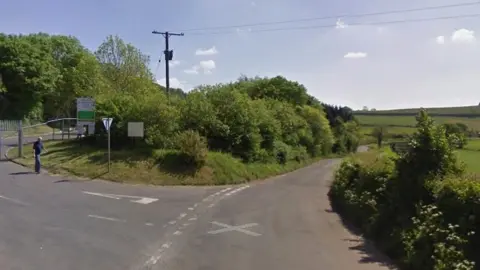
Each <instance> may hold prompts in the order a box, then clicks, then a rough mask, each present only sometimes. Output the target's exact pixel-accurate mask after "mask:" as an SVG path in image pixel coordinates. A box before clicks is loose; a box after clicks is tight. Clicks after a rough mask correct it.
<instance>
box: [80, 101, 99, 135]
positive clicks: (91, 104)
mask: <svg viewBox="0 0 480 270" xmlns="http://www.w3.org/2000/svg"><path fill="white" fill-rule="evenodd" d="M83 126H88V135H91V134H94V133H95V100H94V99H93V98H89V97H81V98H77V129H78V128H79V127H83Z"/></svg>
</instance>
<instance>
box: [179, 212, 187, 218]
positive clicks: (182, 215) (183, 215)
mask: <svg viewBox="0 0 480 270" xmlns="http://www.w3.org/2000/svg"><path fill="white" fill-rule="evenodd" d="M186 216H187V214H185V213H181V214H180V216H178V219H182V218H184V217H186Z"/></svg>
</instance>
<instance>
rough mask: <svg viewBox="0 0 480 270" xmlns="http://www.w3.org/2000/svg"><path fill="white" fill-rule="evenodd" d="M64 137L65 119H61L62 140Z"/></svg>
mask: <svg viewBox="0 0 480 270" xmlns="http://www.w3.org/2000/svg"><path fill="white" fill-rule="evenodd" d="M64 137H65V119H62V141H63V138H64Z"/></svg>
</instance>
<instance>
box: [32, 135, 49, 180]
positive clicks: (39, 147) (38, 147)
mask: <svg viewBox="0 0 480 270" xmlns="http://www.w3.org/2000/svg"><path fill="white" fill-rule="evenodd" d="M43 150H45V151H47V150H46V149H45V147H44V146H43V142H42V137H38V139H37V141H36V142H34V143H33V155H34V157H35V172H36V173H37V174H38V173H40V168H41V163H40V155H41V154H42V151H43Z"/></svg>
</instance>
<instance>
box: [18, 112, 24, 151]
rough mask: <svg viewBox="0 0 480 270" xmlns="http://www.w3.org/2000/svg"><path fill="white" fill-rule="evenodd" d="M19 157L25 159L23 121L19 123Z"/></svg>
mask: <svg viewBox="0 0 480 270" xmlns="http://www.w3.org/2000/svg"><path fill="white" fill-rule="evenodd" d="M18 157H19V158H22V157H23V127H22V120H19V121H18Z"/></svg>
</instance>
